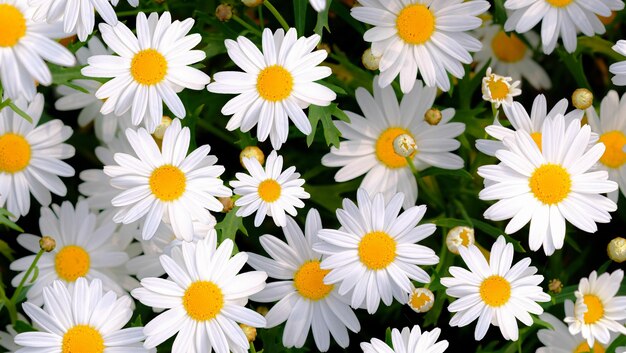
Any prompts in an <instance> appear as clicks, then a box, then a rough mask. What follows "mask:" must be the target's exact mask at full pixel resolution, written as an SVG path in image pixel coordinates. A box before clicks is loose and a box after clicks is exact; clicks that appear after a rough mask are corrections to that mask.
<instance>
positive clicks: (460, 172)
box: [420, 167, 474, 180]
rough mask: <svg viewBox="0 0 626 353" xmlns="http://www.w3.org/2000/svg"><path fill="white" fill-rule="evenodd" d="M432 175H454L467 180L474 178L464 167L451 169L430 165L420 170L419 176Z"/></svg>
mask: <svg viewBox="0 0 626 353" xmlns="http://www.w3.org/2000/svg"><path fill="white" fill-rule="evenodd" d="M434 175H447V176H456V177H461V178H463V179H467V180H473V179H474V177H473V176H472V174H470V173H469V172H468V171H467V170H465V169H456V170H452V169H442V168H437V167H430V168H428V169H426V170H424V171H421V172H420V177H426V176H434Z"/></svg>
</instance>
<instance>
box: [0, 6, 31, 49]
mask: <svg viewBox="0 0 626 353" xmlns="http://www.w3.org/2000/svg"><path fill="white" fill-rule="evenodd" d="M25 34H26V18H24V15H23V14H22V12H21V11H20V10H19V9H18V8H17V7H15V6H13V5H9V4H0V47H12V46H14V45H15V44H17V42H19V40H20V38H22V37H23V36H24V35H25Z"/></svg>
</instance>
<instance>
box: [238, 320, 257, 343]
mask: <svg viewBox="0 0 626 353" xmlns="http://www.w3.org/2000/svg"><path fill="white" fill-rule="evenodd" d="M239 327H241V330H242V331H243V333H244V334H245V335H246V338H247V339H248V342H254V340H255V339H256V328H255V327H252V326H248V325H246V324H239Z"/></svg>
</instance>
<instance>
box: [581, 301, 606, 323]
mask: <svg viewBox="0 0 626 353" xmlns="http://www.w3.org/2000/svg"><path fill="white" fill-rule="evenodd" d="M583 301H584V302H585V305H586V306H587V311H586V312H585V314H584V319H585V324H593V323H595V322H597V321H598V320H600V319H601V318H602V317H603V316H604V305H603V304H602V300H600V298H598V296H597V295H594V294H587V295H585V296H584V297H583Z"/></svg>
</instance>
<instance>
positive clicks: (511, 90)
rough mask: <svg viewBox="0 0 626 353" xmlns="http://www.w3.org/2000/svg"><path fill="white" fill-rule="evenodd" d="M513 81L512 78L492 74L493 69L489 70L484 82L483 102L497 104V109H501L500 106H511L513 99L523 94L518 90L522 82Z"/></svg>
mask: <svg viewBox="0 0 626 353" xmlns="http://www.w3.org/2000/svg"><path fill="white" fill-rule="evenodd" d="M512 81H513V79H512V78H511V77H504V76H500V75H496V74H494V73H492V72H491V67H490V68H487V73H486V75H485V77H483V82H482V92H483V100H486V101H487V102H491V103H492V104H495V106H496V108H500V105H511V104H512V103H513V97H516V96H519V95H520V94H522V90H521V89H519V88H518V87H519V85H520V81H515V82H512Z"/></svg>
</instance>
